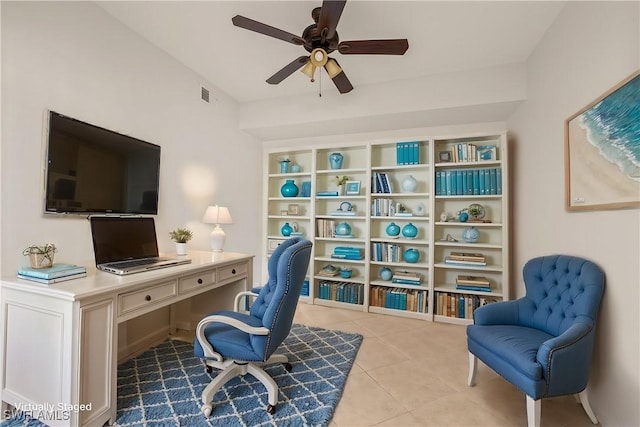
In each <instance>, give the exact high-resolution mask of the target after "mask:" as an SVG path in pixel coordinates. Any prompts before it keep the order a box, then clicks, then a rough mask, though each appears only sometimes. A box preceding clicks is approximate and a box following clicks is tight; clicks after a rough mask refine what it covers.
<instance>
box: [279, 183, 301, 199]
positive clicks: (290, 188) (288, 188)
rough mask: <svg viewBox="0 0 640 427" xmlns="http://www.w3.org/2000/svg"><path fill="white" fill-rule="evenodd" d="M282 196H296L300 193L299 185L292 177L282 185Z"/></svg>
mask: <svg viewBox="0 0 640 427" xmlns="http://www.w3.org/2000/svg"><path fill="white" fill-rule="evenodd" d="M280 194H282V197H296V196H297V195H298V186H297V185H296V183H295V182H294V181H293V180H292V179H288V180H287V181H286V182H285V183H284V184H283V185H282V187H280Z"/></svg>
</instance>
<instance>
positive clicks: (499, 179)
mask: <svg viewBox="0 0 640 427" xmlns="http://www.w3.org/2000/svg"><path fill="white" fill-rule="evenodd" d="M496 194H502V168H496Z"/></svg>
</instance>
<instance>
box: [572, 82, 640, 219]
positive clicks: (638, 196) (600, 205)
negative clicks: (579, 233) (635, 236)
mask: <svg viewBox="0 0 640 427" xmlns="http://www.w3.org/2000/svg"><path fill="white" fill-rule="evenodd" d="M639 94H640V71H636V72H635V73H633V74H632V75H631V76H629V77H627V78H626V79H625V80H623V81H622V82H620V83H618V84H617V85H616V86H614V87H613V88H612V89H610V90H609V91H608V92H606V93H605V94H604V95H602V96H601V97H599V98H598V99H596V100H594V101H593V102H592V103H591V104H589V105H587V106H586V107H584V108H583V109H582V110H580V111H578V112H577V113H576V114H574V115H573V116H571V117H569V118H568V119H567V120H566V123H565V204H566V209H567V210H568V211H585V210H603V209H621V208H633V207H636V208H637V207H640V181H639V180H638V176H639V175H640V167H638V163H639V162H640V140H639V139H638V137H637V128H638V123H639V122H640V109H638V108H637V102H638V96H639ZM634 132H635V133H634ZM634 135H635V136H634Z"/></svg>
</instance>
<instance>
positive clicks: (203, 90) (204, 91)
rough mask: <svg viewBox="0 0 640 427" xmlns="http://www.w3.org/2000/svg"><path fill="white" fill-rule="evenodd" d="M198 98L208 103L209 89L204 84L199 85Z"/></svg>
mask: <svg viewBox="0 0 640 427" xmlns="http://www.w3.org/2000/svg"><path fill="white" fill-rule="evenodd" d="M200 99H202V100H203V101H204V102H206V103H207V104H208V103H209V89H207V88H206V87H204V86H200Z"/></svg>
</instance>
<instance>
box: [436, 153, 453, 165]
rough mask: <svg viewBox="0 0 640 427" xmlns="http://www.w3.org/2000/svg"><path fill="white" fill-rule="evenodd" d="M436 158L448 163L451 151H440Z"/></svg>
mask: <svg viewBox="0 0 640 427" xmlns="http://www.w3.org/2000/svg"><path fill="white" fill-rule="evenodd" d="M438 158H439V159H440V161H441V162H450V161H451V151H441V152H440V153H438Z"/></svg>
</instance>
